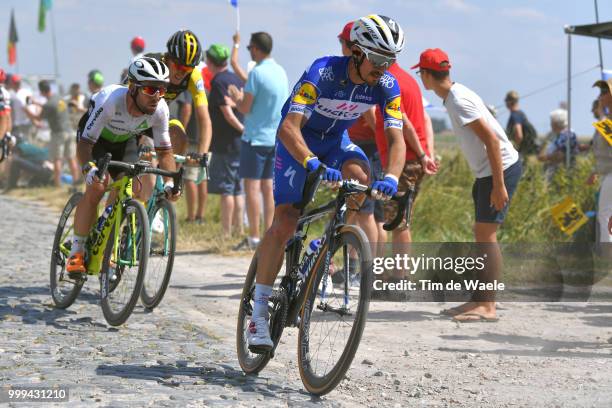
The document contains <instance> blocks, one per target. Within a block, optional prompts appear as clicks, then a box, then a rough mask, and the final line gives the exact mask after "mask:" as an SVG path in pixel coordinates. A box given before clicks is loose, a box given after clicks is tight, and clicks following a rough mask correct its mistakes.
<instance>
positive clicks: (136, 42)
mask: <svg viewBox="0 0 612 408" xmlns="http://www.w3.org/2000/svg"><path fill="white" fill-rule="evenodd" d="M130 48H131V49H132V54H133V55H134V58H133V59H132V61H133V60H135V59H136V58H138V57H141V56H142V54H143V53H144V50H145V40H144V38H142V37H140V36H137V37H134V38H133V39H132V42H131V43H130Z"/></svg>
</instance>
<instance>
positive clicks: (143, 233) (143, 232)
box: [100, 199, 150, 326]
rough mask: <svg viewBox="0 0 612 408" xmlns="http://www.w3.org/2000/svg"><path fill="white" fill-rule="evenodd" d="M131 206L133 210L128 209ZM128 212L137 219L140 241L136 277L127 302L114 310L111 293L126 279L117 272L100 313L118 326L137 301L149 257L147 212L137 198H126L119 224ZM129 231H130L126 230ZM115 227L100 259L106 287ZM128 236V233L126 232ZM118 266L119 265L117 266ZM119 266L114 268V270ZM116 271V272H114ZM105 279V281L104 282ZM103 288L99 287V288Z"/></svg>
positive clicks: (104, 298)
mask: <svg viewBox="0 0 612 408" xmlns="http://www.w3.org/2000/svg"><path fill="white" fill-rule="evenodd" d="M131 208H133V209H134V210H132V211H131V210H130V209H131ZM130 213H134V214H135V216H136V218H137V220H136V223H137V227H136V228H137V230H138V231H139V232H140V242H139V243H138V244H137V257H138V272H137V273H136V279H135V282H134V288H133V289H132V290H131V293H130V294H129V297H128V299H127V302H125V304H124V305H123V306H122V307H120V308H119V310H117V311H115V310H113V309H114V306H112V305H111V300H110V299H111V295H112V294H114V293H116V291H117V289H118V285H120V284H121V282H120V280H123V281H124V282H125V281H126V279H125V277H124V276H123V272H120V273H119V278H118V279H116V282H115V288H114V290H112V291H111V290H109V293H107V294H106V296H102V299H101V302H100V304H101V306H102V313H103V314H104V318H105V319H106V321H107V322H108V324H110V325H111V326H120V325H122V324H123V323H125V321H126V320H127V319H128V318H129V317H130V315H131V314H132V311H133V310H134V307H135V306H136V302H137V301H138V297H139V296H140V292H141V291H142V285H143V282H144V277H145V273H146V269H147V262H148V259H149V243H150V236H149V233H150V231H149V222H148V217H147V212H146V211H145V208H144V206H143V205H142V203H140V202H139V201H137V200H134V199H130V200H127V202H126V204H125V210H124V212H123V220H122V223H121V225H123V221H124V220H125V219H126V218H127V217H128V216H129V215H130ZM128 232H130V231H128ZM115 233H116V232H115V227H114V226H113V230H112V233H111V234H110V237H109V240H108V243H107V245H106V250H105V251H104V258H103V261H102V272H101V282H100V283H101V285H105V284H106V285H108V286H107V287H109V289H110V287H111V285H110V282H109V279H110V278H111V274H110V273H109V272H111V270H110V262H111V256H112V254H113V246H114V237H115ZM117 233H118V234H121V235H123V232H122V231H120V232H117ZM126 236H129V233H128V234H126ZM119 245H120V250H119V259H121V258H122V254H121V253H122V250H121V248H122V247H123V246H124V241H123V238H122V237H120V239H119ZM119 268H120V267H119ZM119 268H115V271H116V270H117V269H119ZM115 273H117V272H115ZM104 280H106V282H104ZM102 289H103V288H102V287H101V290H102Z"/></svg>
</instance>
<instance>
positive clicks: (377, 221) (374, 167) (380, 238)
mask: <svg viewBox="0 0 612 408" xmlns="http://www.w3.org/2000/svg"><path fill="white" fill-rule="evenodd" d="M351 28H353V21H351V22H348V23H347V24H346V25H345V26H344V28H343V29H342V32H341V33H340V34H338V40H339V41H340V46H341V47H342V55H344V56H345V57H350V56H351V55H352V51H351V46H352V45H353V44H352V42H351ZM375 112H376V110H375V109H374V108H371V109H370V110H368V111H366V112H365V113H363V114H362V115H361V116H360V117H359V119H357V122H355V124H354V125H353V126H351V127H350V128H349V129H348V133H349V137H350V139H351V141H352V142H353V143H355V144H356V145H357V146H359V147H360V148H361V150H363V152H364V153H365V155H366V156H367V157H368V160H369V161H370V171H371V174H370V177H371V178H372V180H374V179H379V178H380V175H381V173H382V172H383V168H382V166H381V163H380V155H379V154H378V151H377V149H376V137H375V134H376V132H375V130H376V114H375ZM372 214H374V219H373V220H372V218H371V217H372ZM384 221H385V217H384V210H383V203H382V201H380V200H373V199H371V198H366V199H365V201H364V202H363V204H362V205H361V208H360V209H359V213H358V215H357V224H358V225H359V226H360V227H361V229H363V231H364V232H365V234H366V236H367V237H368V240H369V241H370V242H371V243H372V244H374V243H378V244H383V243H384V242H386V241H387V233H386V231H385V230H384V229H383V227H382V226H383V223H384ZM372 250H373V251H374V252H376V251H377V250H378V248H376V247H374V246H373V247H372ZM373 256H376V254H375V253H374V254H373ZM341 276H342V274H333V275H332V278H333V280H334V282H338V278H339V277H341Z"/></svg>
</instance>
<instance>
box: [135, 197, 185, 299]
mask: <svg viewBox="0 0 612 408" xmlns="http://www.w3.org/2000/svg"><path fill="white" fill-rule="evenodd" d="M160 210H163V211H164V214H167V220H168V224H167V225H168V229H169V231H167V230H166V228H164V233H163V238H164V241H165V239H166V238H167V239H168V260H167V263H166V268H165V271H164V275H163V278H162V279H161V282H160V283H161V285H159V286H157V285H154V286H152V287H151V289H154V291H151V292H150V291H149V290H147V282H148V281H149V279H148V278H149V277H150V275H151V272H152V271H151V269H152V265H151V260H152V259H155V257H153V256H151V255H152V252H153V246H154V245H153V242H154V239H153V238H154V234H153V232H152V231H150V240H151V250H150V251H149V265H148V267H147V273H146V274H145V279H144V282H143V285H142V291H141V292H140V300H141V302H142V304H143V306H144V307H145V308H146V309H148V310H153V309H154V308H155V307H157V305H159V303H160V302H161V301H162V299H163V298H164V294H165V293H166V290H167V289H168V284H169V283H170V276H171V275H172V267H173V266H174V251H175V249H176V228H177V225H176V212H175V210H174V206H173V205H172V204H171V203H170V202H169V201H168V200H166V199H161V200H158V201H157V202H156V203H155V206H154V208H153V211H151V214H152V215H153V217H152V218H151V219H150V220H149V223H151V225H152V223H153V220H154V219H155V214H156V213H157V212H158V211H160ZM165 225H166V223H164V226H165ZM164 245H165V242H164ZM153 269H155V268H153ZM154 280H155V282H159V279H158V276H157V273H156V274H155V279H154Z"/></svg>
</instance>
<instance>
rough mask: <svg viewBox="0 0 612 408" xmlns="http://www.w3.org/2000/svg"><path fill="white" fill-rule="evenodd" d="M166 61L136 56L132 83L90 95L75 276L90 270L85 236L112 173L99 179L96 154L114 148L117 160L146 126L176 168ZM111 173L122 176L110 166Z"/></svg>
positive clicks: (80, 153) (84, 121)
mask: <svg viewBox="0 0 612 408" xmlns="http://www.w3.org/2000/svg"><path fill="white" fill-rule="evenodd" d="M168 75H169V70H168V67H167V66H166V65H165V64H164V63H163V62H160V61H157V60H155V59H154V58H148V57H141V58H137V59H136V60H134V62H132V64H131V65H130V67H129V71H128V79H129V84H128V86H127V87H126V86H121V85H111V86H108V87H106V88H103V89H102V90H101V91H100V92H99V93H97V94H96V95H95V97H94V98H92V100H91V102H90V106H89V110H88V112H87V113H86V114H85V115H83V117H82V118H81V120H80V121H79V129H78V131H77V158H78V159H79V162H80V163H81V165H82V170H83V175H84V177H85V181H86V184H87V187H86V189H85V195H84V197H83V199H82V200H81V201H80V202H79V204H78V206H77V208H76V213H75V219H74V237H73V240H72V248H71V253H70V258H69V259H68V263H67V265H66V270H67V271H68V273H69V275H70V276H71V277H73V278H74V277H78V275H79V274H83V273H85V272H86V269H85V262H84V246H85V240H86V239H87V235H88V232H89V229H90V228H91V225H92V224H93V222H94V219H95V217H96V208H97V206H98V203H99V202H100V200H101V198H102V196H103V194H104V191H105V189H106V186H107V185H108V182H109V179H108V177H104V179H103V180H100V179H99V178H98V177H97V175H96V172H97V170H98V169H97V167H96V165H95V162H94V160H97V159H100V158H102V157H104V155H105V154H106V153H111V154H112V157H113V160H117V161H122V160H123V156H124V154H125V150H126V146H127V143H128V141H130V140H131V139H132V138H134V137H136V136H137V135H139V134H141V133H143V132H144V131H145V130H147V129H151V130H152V134H153V140H154V144H155V149H156V151H157V157H158V160H159V164H160V167H161V168H162V169H164V170H168V171H175V163H174V156H173V151H172V144H171V142H170V134H169V131H168V121H169V119H168V105H167V104H166V102H165V101H164V99H163V96H164V94H165V93H166V89H167V86H168V83H169V80H168ZM109 174H110V176H111V177H112V178H113V179H117V178H119V177H120V175H119V174H118V172H117V171H113V170H112V169H109ZM172 187H173V185H172V181H171V180H169V179H168V180H166V182H165V190H166V192H167V194H168V195H169V198H170V199H171V200H173V201H174V200H177V199H178V194H177V195H172V193H171V190H172Z"/></svg>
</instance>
